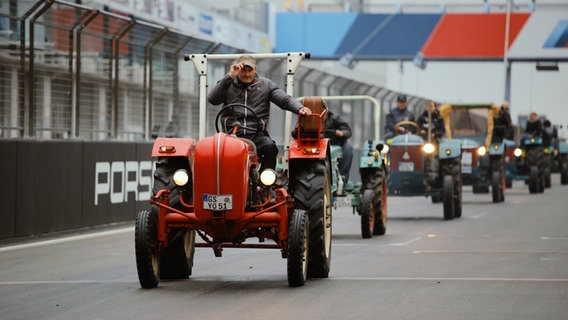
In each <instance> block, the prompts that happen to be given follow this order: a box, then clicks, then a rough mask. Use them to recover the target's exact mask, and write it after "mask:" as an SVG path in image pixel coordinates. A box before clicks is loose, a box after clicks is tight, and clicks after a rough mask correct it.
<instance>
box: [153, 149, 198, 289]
mask: <svg viewBox="0 0 568 320" xmlns="http://www.w3.org/2000/svg"><path fill="white" fill-rule="evenodd" d="M187 166H188V165H187V159H185V158H182V157H163V158H159V159H158V162H156V171H154V186H153V188H152V193H153V194H156V193H158V191H160V190H162V189H168V190H170V193H169V195H168V197H169V201H170V203H169V205H170V206H171V207H172V208H176V209H178V210H183V206H182V204H181V201H180V196H181V194H180V189H179V188H178V187H177V186H176V185H175V184H174V182H173V180H172V177H173V174H174V173H175V171H176V170H178V169H187ZM188 172H189V170H188ZM190 181H191V179H190ZM188 189H189V191H188ZM191 192H192V189H191V187H190V188H186V190H185V193H184V194H183V195H184V199H185V201H191V198H190V197H191ZM158 209H159V207H158V206H156V205H154V206H153V207H152V212H153V213H155V214H156V216H158ZM194 254H195V231H193V230H187V229H179V228H178V229H175V228H174V229H172V230H171V231H170V232H169V233H168V246H167V247H165V248H163V250H161V254H160V278H161V279H187V278H189V276H190V275H191V271H192V268H193V256H194Z"/></svg>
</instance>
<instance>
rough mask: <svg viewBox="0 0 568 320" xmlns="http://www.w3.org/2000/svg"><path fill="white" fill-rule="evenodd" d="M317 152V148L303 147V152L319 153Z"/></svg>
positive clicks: (318, 150)
mask: <svg viewBox="0 0 568 320" xmlns="http://www.w3.org/2000/svg"><path fill="white" fill-rule="evenodd" d="M319 153H320V149H319V148H305V149H304V154H319Z"/></svg>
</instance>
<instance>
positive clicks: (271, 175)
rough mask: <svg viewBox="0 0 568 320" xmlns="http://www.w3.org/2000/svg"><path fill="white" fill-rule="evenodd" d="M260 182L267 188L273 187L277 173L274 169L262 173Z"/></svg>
mask: <svg viewBox="0 0 568 320" xmlns="http://www.w3.org/2000/svg"><path fill="white" fill-rule="evenodd" d="M260 182H261V183H262V184H263V185H265V186H267V187H269V186H271V185H273V184H274V183H275V182H276V171H274V170H272V169H266V170H264V171H262V173H261V174H260Z"/></svg>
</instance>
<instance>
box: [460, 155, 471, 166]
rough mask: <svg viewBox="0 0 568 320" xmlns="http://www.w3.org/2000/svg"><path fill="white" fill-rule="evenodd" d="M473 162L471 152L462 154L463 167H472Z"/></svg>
mask: <svg viewBox="0 0 568 320" xmlns="http://www.w3.org/2000/svg"><path fill="white" fill-rule="evenodd" d="M472 161H473V157H472V155H471V152H464V153H462V165H470V166H471V162H472Z"/></svg>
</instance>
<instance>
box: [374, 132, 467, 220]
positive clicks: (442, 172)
mask: <svg viewBox="0 0 568 320" xmlns="http://www.w3.org/2000/svg"><path fill="white" fill-rule="evenodd" d="M403 125H406V126H416V128H418V125H417V124H416V123H415V122H413V121H401V122H399V123H397V124H395V130H394V131H395V132H396V131H397V130H396V128H397V127H398V126H403ZM430 136H431V135H430V134H428V137H430ZM387 145H388V150H383V152H385V153H386V154H388V163H389V180H388V194H389V196H426V197H431V198H432V202H433V203H439V202H442V203H443V213H444V220H451V219H453V218H459V217H461V215H462V176H461V166H460V160H461V148H460V141H459V140H455V139H446V138H442V139H440V140H439V141H434V140H432V139H429V140H424V139H423V138H422V137H420V136H418V135H413V134H402V135H397V136H395V137H393V138H392V139H389V140H387Z"/></svg>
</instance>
